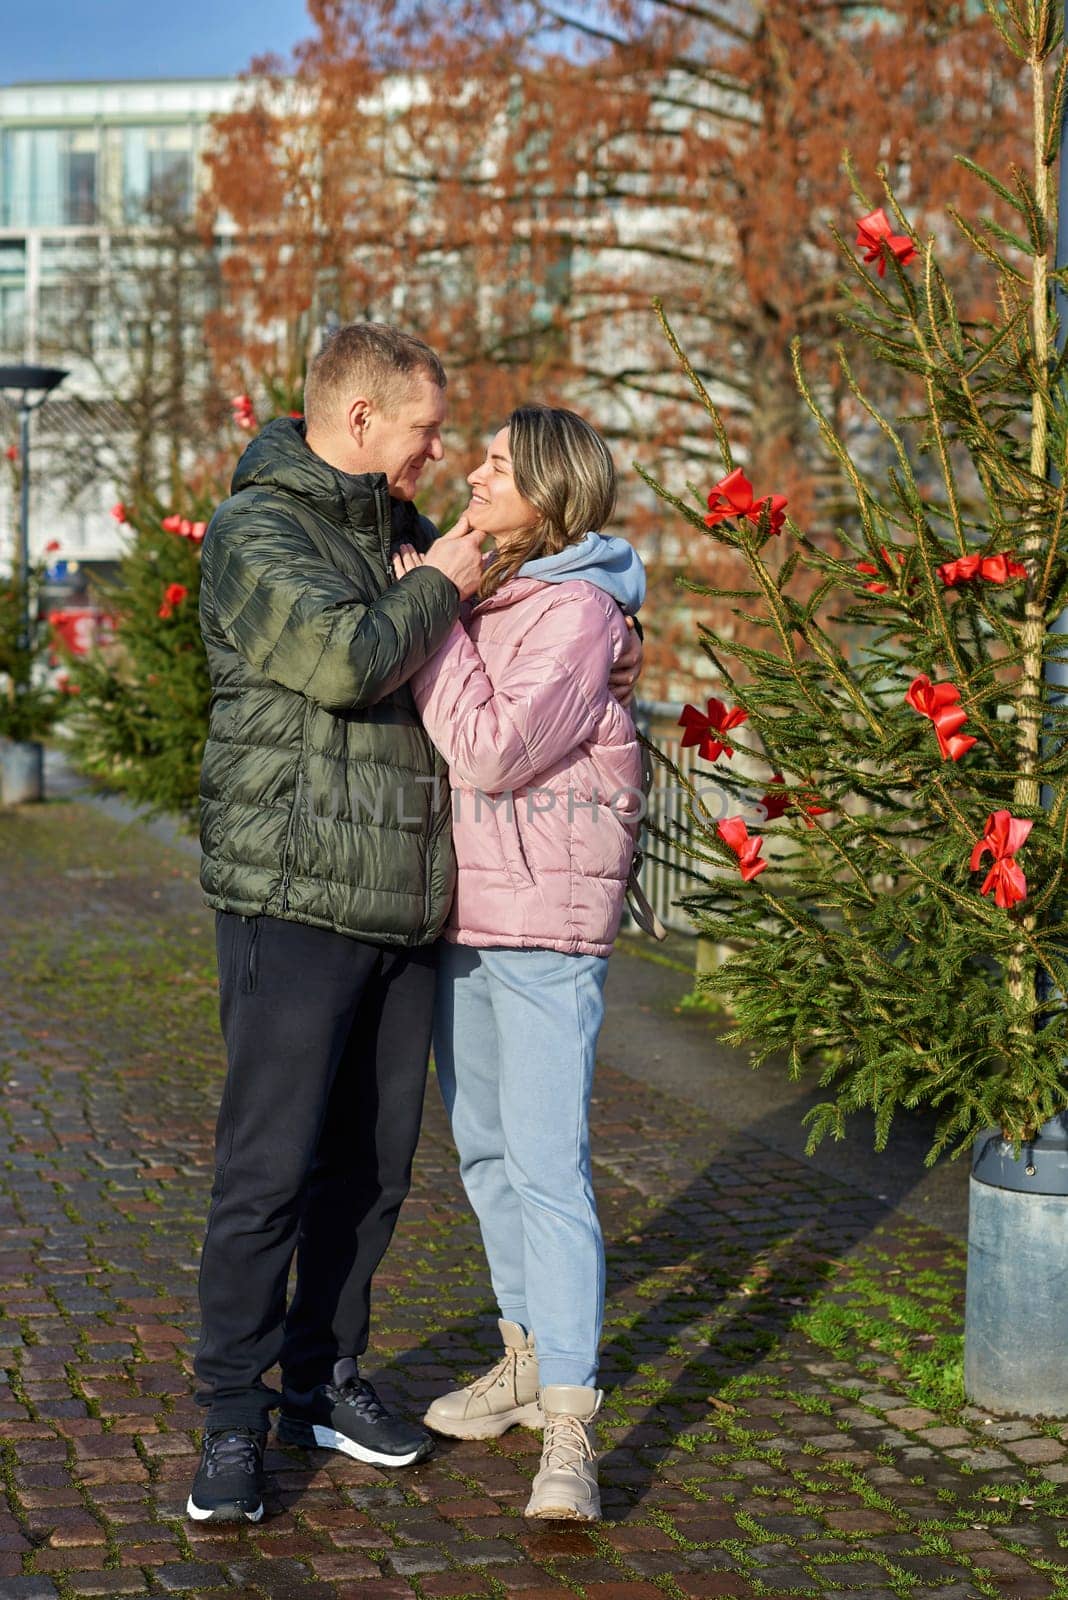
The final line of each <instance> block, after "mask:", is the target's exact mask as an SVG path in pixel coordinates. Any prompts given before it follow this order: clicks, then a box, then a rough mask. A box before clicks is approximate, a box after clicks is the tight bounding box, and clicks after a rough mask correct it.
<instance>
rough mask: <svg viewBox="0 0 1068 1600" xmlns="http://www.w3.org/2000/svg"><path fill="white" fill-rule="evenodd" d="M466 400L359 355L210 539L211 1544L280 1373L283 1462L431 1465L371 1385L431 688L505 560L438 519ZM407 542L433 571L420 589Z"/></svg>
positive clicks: (253, 1469) (434, 381)
mask: <svg viewBox="0 0 1068 1600" xmlns="http://www.w3.org/2000/svg"><path fill="white" fill-rule="evenodd" d="M445 383H446V379H445V372H444V369H443V367H442V365H441V362H440V361H439V360H438V357H437V356H436V355H435V354H434V352H433V351H432V350H431V349H430V348H429V347H428V346H427V345H425V344H423V343H422V342H421V341H420V340H418V339H414V338H411V337H409V336H408V335H406V334H403V333H401V332H399V331H398V330H397V329H394V328H390V327H387V326H384V325H382V324H376V323H357V324H353V325H351V326H349V327H345V328H342V329H340V330H339V332H338V333H336V334H335V335H334V336H333V337H332V338H331V339H330V340H329V342H328V343H327V344H326V346H325V347H324V349H323V350H322V351H321V353H320V354H319V356H318V357H317V358H316V360H315V361H314V362H313V364H312V366H311V369H310V371H309V373H308V379H307V384H306V387H305V419H306V420H305V423H304V424H301V423H300V422H296V421H293V420H290V419H285V418H283V419H278V420H277V421H275V422H272V423H270V424H268V426H267V427H266V428H264V429H263V431H262V433H261V434H260V435H259V436H258V437H257V438H256V439H255V440H254V441H253V443H252V444H251V445H250V446H249V448H248V449H247V450H246V452H245V454H244V455H243V456H242V458H241V461H240V462H239V464H238V468H237V471H236V473H235V476H234V482H233V494H232V496H231V498H230V499H229V500H227V501H226V502H225V503H224V504H223V505H222V506H220V508H219V510H218V511H217V512H216V514H215V516H214V518H213V519H212V522H211V526H210V527H209V529H208V533H207V537H206V539H205V541H204V549H203V558H202V560H203V566H202V590H201V626H202V630H203V634H204V640H205V645H206V648H207V652H208V658H209V663H210V667H211V677H212V685H213V693H212V705H211V723H210V731H209V736H208V742H207V746H206V749H205V753H204V768H203V776H202V783H201V799H202V812H201V816H202V824H201V842H202V845H203V851H204V861H203V869H202V883H203V886H204V889H205V892H206V895H207V899H208V903H209V905H211V906H213V907H214V908H215V910H216V913H217V916H216V936H217V947H218V958H219V986H220V997H221V998H220V1010H221V1018H222V1028H223V1034H224V1037H225V1041H226V1047H227V1057H228V1073H227V1079H226V1085H225V1088H224V1091H223V1097H222V1105H221V1108H220V1112H219V1120H218V1128H217V1137H216V1170H215V1182H214V1186H213V1190H212V1201H211V1208H210V1212H209V1216H208V1225H207V1232H206V1237H205V1241H204V1252H203V1258H202V1262H201V1273H200V1301H201V1317H202V1333H201V1340H200V1346H199V1349H198V1352H197V1358H196V1373H197V1377H198V1380H199V1383H200V1389H199V1391H198V1395H197V1398H198V1400H199V1401H200V1403H201V1404H203V1405H204V1406H205V1407H206V1408H207V1418H206V1421H205V1433H204V1447H203V1452H202V1456H201V1461H200V1466H199V1469H198V1471H197V1474H196V1478H195V1480H194V1483H193V1488H192V1492H191V1494H190V1496H189V1501H188V1504H187V1511H188V1514H189V1515H190V1516H191V1517H193V1518H195V1519H196V1520H198V1521H206V1520H222V1519H230V1518H241V1517H245V1518H248V1519H249V1520H250V1521H253V1522H255V1521H258V1520H259V1518H260V1517H261V1516H262V1514H263V1449H264V1444H265V1440H266V1434H267V1429H268V1425H269V1413H270V1409H271V1407H272V1405H273V1404H274V1402H275V1400H276V1398H277V1397H276V1396H275V1395H274V1393H273V1392H272V1391H271V1390H270V1389H268V1388H267V1387H266V1385H265V1384H264V1382H263V1374H264V1373H265V1372H266V1371H267V1370H268V1369H269V1368H270V1367H271V1366H272V1365H273V1364H274V1363H275V1362H276V1361H278V1362H280V1364H281V1369H282V1415H281V1420H280V1423H279V1430H278V1431H279V1437H280V1438H281V1439H283V1440H285V1441H288V1442H294V1443H299V1444H306V1445H318V1446H326V1447H327V1448H332V1449H337V1450H342V1451H344V1452H345V1453H346V1454H348V1455H351V1456H354V1457H355V1458H356V1459H358V1460H361V1461H369V1462H374V1463H379V1464H382V1465H392V1466H404V1465H408V1464H409V1463H411V1462H414V1461H418V1460H421V1459H422V1458H423V1457H424V1456H425V1455H427V1454H428V1453H429V1451H430V1449H431V1448H432V1445H431V1440H430V1436H429V1435H428V1434H427V1433H426V1432H425V1431H424V1430H423V1429H422V1428H421V1427H417V1426H414V1425H413V1424H411V1423H408V1422H406V1421H404V1420H403V1419H400V1418H398V1417H395V1416H393V1415H391V1414H390V1412H389V1411H388V1410H387V1409H386V1408H385V1406H383V1405H382V1403H381V1401H380V1400H379V1399H378V1396H377V1395H376V1394H375V1392H374V1390H373V1388H372V1387H371V1385H370V1384H369V1383H367V1382H366V1380H364V1379H363V1378H361V1377H360V1376H359V1372H358V1368H357V1362H358V1359H359V1357H360V1356H361V1355H362V1354H363V1353H364V1351H365V1349H366V1347H367V1340H368V1320H369V1310H370V1285H371V1279H372V1276H373V1274H374V1272H375V1270H376V1268H377V1266H378V1263H379V1261H380V1260H381V1258H382V1255H383V1254H384V1252H385V1249H386V1247H387V1245H388V1243H389V1240H390V1237H391V1235H392V1232H393V1227H394V1224H395V1222H396V1218H397V1214H398V1211H399V1209H400V1206H401V1203H402V1202H403V1200H404V1197H405V1195H406V1194H407V1191H408V1185H409V1181H410V1175H411V1164H412V1156H413V1153H414V1150H415V1144H416V1139H417V1136H418V1131H419V1121H420V1115H421V1111H422V1102H423V1090H424V1086H425V1081H426V1067H427V1058H428V1054H429V1042H430V1028H431V1020H432V1011H433V998H434V966H435V962H434V952H433V949H432V948H431V947H432V943H433V940H434V939H435V938H436V936H437V934H438V931H439V929H440V927H441V925H442V923H443V922H444V920H445V915H446V912H447V910H448V906H449V901H450V898H451V895H452V887H453V875H454V865H453V859H452V848H451V839H450V830H449V809H448V786H447V782H446V771H445V767H444V764H443V763H442V761H441V759H440V757H438V756H437V754H436V752H435V751H434V750H433V748H432V746H431V744H430V742H429V740H428V739H427V737H426V735H425V733H424V732H423V730H422V727H421V726H420V723H419V719H418V716H417V714H416V711H415V705H414V701H413V699H412V696H411V692H410V690H409V688H408V686H407V681H408V679H409V678H410V677H411V675H412V674H413V673H414V672H415V671H416V669H417V668H418V667H419V666H421V664H422V663H423V662H424V661H425V660H426V659H427V657H428V656H429V655H431V654H432V653H433V651H434V650H435V649H436V648H437V646H438V645H439V644H440V643H441V642H442V640H443V639H444V637H445V635H446V634H447V633H448V631H449V629H450V628H451V626H452V624H453V622H454V621H455V619H456V616H457V614H458V611H459V606H460V602H461V600H463V599H466V598H467V597H468V596H469V595H471V594H473V592H474V590H475V589H476V587H477V585H478V582H479V578H480V575H481V557H480V554H479V541H480V535H478V534H477V533H474V532H470V531H468V530H467V528H466V523H465V522H463V521H462V522H461V523H460V524H458V526H457V528H456V529H454V530H453V532H452V533H451V534H449V535H446V536H445V537H443V538H440V539H436V538H435V529H434V528H433V525H432V524H431V523H429V522H427V521H426V519H425V518H422V517H420V516H419V515H418V514H417V513H416V511H415V509H414V506H413V505H412V500H413V497H414V495H415V493H416V491H417V488H418V485H419V479H420V476H421V474H422V472H423V469H424V467H425V466H426V465H427V463H428V462H431V461H440V460H441V459H442V457H443V454H444V452H443V448H442V442H441V429H442V426H443V423H444V419H445ZM400 544H414V545H415V546H416V548H417V549H419V550H420V551H422V552H425V554H426V560H425V562H424V564H423V565H421V566H420V567H419V569H418V571H414V572H411V573H407V574H406V575H405V576H404V577H403V578H401V579H400V580H399V581H397V582H394V581H393V580H392V578H391V566H390V553H391V549H392V548H394V547H396V546H398V545H400ZM634 675H635V674H634V673H633V671H631V672H630V673H629V675H628V674H625V682H626V681H632V679H633V676H634ZM294 1253H295V1255H296V1263H297V1281H296V1288H295V1292H294V1296H293V1299H292V1302H291V1303H290V1304H289V1306H288V1308H287V1306H286V1288H287V1280H288V1274H289V1268H290V1264H291V1262H292V1259H293V1256H294Z"/></svg>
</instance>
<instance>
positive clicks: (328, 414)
mask: <svg viewBox="0 0 1068 1600" xmlns="http://www.w3.org/2000/svg"><path fill="white" fill-rule="evenodd" d="M420 377H427V378H429V379H430V380H431V381H432V382H433V383H436V384H437V386H438V388H439V389H444V387H445V384H446V382H447V379H446V377H445V368H444V367H443V366H442V364H441V360H440V358H439V357H438V356H437V355H435V353H434V351H433V350H431V348H430V346H429V345H428V344H424V343H423V341H422V339H416V338H414V337H413V336H412V335H411V334H410V333H402V332H401V330H400V329H399V328H392V327H390V325H389V323H387V322H350V323H348V324H347V325H346V326H345V327H343V328H339V329H338V330H337V332H336V333H332V334H331V335H330V337H329V338H328V339H327V341H326V343H325V344H324V345H323V347H322V349H321V350H320V351H319V354H318V355H317V356H316V357H315V360H314V361H313V362H312V364H311V366H310V368H309V369H308V376H307V378H306V379H305V383H304V415H305V417H306V418H307V420H308V425H309V427H312V428H326V427H329V426H330V425H331V424H332V423H333V421H334V420H335V414H336V411H337V407H338V406H339V405H342V404H344V403H346V402H347V401H348V400H349V399H351V398H352V397H353V396H354V395H358V394H363V395H366V396H367V398H368V399H369V400H372V401H374V403H375V405H377V406H380V407H381V408H382V410H383V411H384V412H385V413H386V415H387V416H393V415H395V414H396V412H397V411H398V410H399V409H400V407H401V406H402V405H403V404H404V402H405V400H407V399H408V397H409V395H410V394H411V392H412V389H413V388H414V386H415V382H416V380H417V379H418V378H420Z"/></svg>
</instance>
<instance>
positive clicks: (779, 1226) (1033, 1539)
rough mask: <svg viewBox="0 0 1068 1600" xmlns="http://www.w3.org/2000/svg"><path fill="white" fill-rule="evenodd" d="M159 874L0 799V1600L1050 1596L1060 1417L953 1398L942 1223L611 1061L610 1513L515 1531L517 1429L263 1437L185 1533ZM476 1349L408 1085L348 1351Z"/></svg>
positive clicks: (174, 1077)
mask: <svg viewBox="0 0 1068 1600" xmlns="http://www.w3.org/2000/svg"><path fill="white" fill-rule="evenodd" d="M192 874H193V864H192V863H191V861H190V859H189V857H188V856H187V855H184V854H181V853H179V852H176V851H174V850H171V849H168V848H167V847H165V846H164V845H162V844H160V843H157V842H156V841H155V840H154V839H151V838H149V837H148V835H147V834H146V833H145V832H144V830H143V829H141V828H138V827H133V828H130V827H127V828H122V827H121V826H119V825H118V824H117V823H116V822H114V821H113V820H111V819H109V818H106V817H103V816H101V815H100V814H99V813H97V812H95V811H93V810H92V809H90V808H89V807H87V806H85V805H83V804H78V803H70V802H63V803H52V804H50V805H48V806H46V807H43V808H36V809H29V808H28V809H26V810H24V811H21V812H17V813H12V812H7V813H0V974H2V984H3V988H2V1001H0V1050H2V1057H3V1060H2V1066H3V1072H4V1078H5V1082H6V1088H5V1092H4V1097H3V1127H2V1139H3V1151H2V1167H0V1208H2V1216H0V1304H2V1312H0V1365H2V1366H3V1367H5V1368H6V1370H7V1376H8V1383H9V1387H8V1389H7V1391H6V1393H5V1394H4V1396H3V1398H2V1400H0V1447H2V1459H3V1472H4V1492H5V1496H6V1508H5V1510H4V1513H3V1515H2V1518H0V1600H16V1597H17V1600H46V1597H48V1600H52V1597H54V1596H60V1597H63V1600H69V1597H73V1596H78V1595H99V1596H112V1595H114V1596H119V1595H144V1594H153V1595H167V1594H195V1595H197V1596H205V1597H206V1596H218V1597H220V1600H221V1597H222V1596H224V1595H225V1596H226V1597H228V1600H233V1597H235V1596H240V1597H243V1600H259V1597H274V1600H327V1597H336V1600H355V1597H357V1596H359V1597H361V1600H363V1597H366V1600H375V1597H379V1600H409V1597H415V1600H435V1597H438V1596H442V1597H444V1596H449V1597H461V1596H496V1597H504V1596H511V1595H519V1596H522V1597H523V1600H549V1597H550V1596H561V1597H563V1596H567V1595H579V1596H585V1597H586V1600H657V1597H660V1596H664V1595H667V1596H674V1597H675V1600H705V1597H709V1600H711V1597H715V1596H758V1595H762V1596H784V1595H787V1594H790V1595H794V1594H803V1595H816V1596H822V1595H830V1594H838V1593H840V1592H848V1591H853V1592H860V1593H861V1594H863V1595H865V1596H867V1597H868V1600H886V1597H888V1596H890V1595H898V1596H911V1597H914V1600H924V1597H927V1596H934V1595H937V1596H939V1597H940V1600H964V1597H971V1596H979V1595H992V1596H995V1595H1006V1596H1012V1597H1019V1600H1029V1597H1032V1596H1036V1597H1037V1596H1047V1595H1057V1596H1065V1595H1068V1565H1066V1564H1065V1558H1064V1556H1063V1554H1062V1533H1061V1530H1062V1528H1063V1527H1064V1510H1065V1499H1066V1497H1065V1492H1064V1485H1065V1482H1066V1481H1068V1450H1066V1439H1068V1430H1064V1429H1062V1428H1061V1427H1059V1426H1058V1425H1055V1424H1039V1423H1035V1422H1029V1421H1019V1422H1012V1423H1002V1422H998V1421H996V1420H994V1419H990V1418H987V1417H985V1416H983V1415H982V1414H981V1413H978V1412H975V1411H972V1410H970V1409H969V1408H967V1407H964V1406H963V1405H962V1404H961V1402H960V1396H959V1338H958V1334H959V1322H960V1314H961V1258H960V1250H959V1247H958V1246H957V1245H956V1244H954V1243H953V1242H952V1241H950V1240H949V1239H947V1238H946V1236H944V1235H943V1234H940V1233H938V1232H937V1231H935V1230H933V1229H931V1228H928V1227H925V1226H923V1225H922V1224H920V1223H918V1222H914V1221H910V1220H908V1219H905V1218H903V1217H902V1216H900V1215H898V1214H895V1213H894V1212H892V1211H889V1210H887V1209H886V1208H885V1207H881V1206H880V1205H879V1204H878V1202H876V1201H874V1200H872V1199H869V1198H866V1197H864V1196H861V1195H859V1194H858V1193H857V1192H855V1191H853V1190H851V1189H849V1188H847V1187H845V1186H844V1185H838V1184H835V1182H834V1181H833V1180H832V1179H829V1178H828V1177H826V1176H824V1175H822V1174H819V1173H817V1172H815V1171H814V1170H813V1169H812V1168H811V1167H809V1166H806V1165H805V1164H803V1163H801V1162H798V1161H792V1160H790V1159H789V1158H787V1157H784V1156H782V1155H780V1154H776V1153H774V1152H772V1151H770V1150H769V1149H768V1148H767V1147H766V1146H764V1145H762V1144H761V1143H759V1142H758V1141H756V1140H754V1139H752V1138H734V1139H732V1140H730V1141H726V1142H725V1141H724V1140H723V1139H722V1137H720V1133H719V1130H718V1129H717V1126H716V1117H715V1107H714V1106H713V1107H709V1108H707V1109H704V1110H701V1109H697V1108H695V1107H693V1106H690V1105H684V1104H682V1103H681V1102H679V1101H673V1100H670V1099H668V1098H667V1097H666V1096H664V1095H662V1094H657V1093H656V1092H654V1091H651V1090H649V1089H646V1088H643V1087H642V1086H640V1085H637V1084H635V1083H634V1082H633V1081H632V1080H631V1079H628V1078H625V1077H623V1076H622V1075H620V1074H618V1073H616V1072H614V1071H613V1070H612V1067H611V1064H610V1063H606V1064H605V1066H604V1069H603V1071H602V1074H601V1077H600V1080H599V1086H598V1091H597V1101H596V1107H595V1116H596V1142H595V1157H596V1164H597V1169H596V1170H597V1179H598V1187H599V1195H600V1201H601V1205H602V1209H603V1215H604V1220H605V1224H606V1233H607V1237H608V1240H609V1291H610V1303H609V1310H608V1319H607V1325H606V1329H605V1349H604V1367H603V1381H604V1384H605V1386H606V1389H607V1399H606V1406H605V1410H604V1413H603V1422H602V1425H601V1429H600V1434H601V1444H602V1448H603V1457H602V1465H601V1476H602V1481H603V1484H604V1499H605V1509H606V1517H607V1519H608V1520H606V1521H605V1523H604V1524H602V1525H601V1526H599V1527H597V1528H594V1529H592V1530H587V1529H580V1528H575V1527H567V1526H566V1525H561V1526H546V1527H532V1526H529V1525H527V1524H526V1523H525V1522H524V1520H523V1517H522V1506H523V1503H524V1498H525V1495H526V1492H527V1487H528V1483H529V1479H530V1476H531V1473H532V1471H533V1468H534V1464H535V1461H536V1458H537V1452H538V1439H537V1437H536V1436H535V1435H534V1434H532V1433H529V1432H525V1431H522V1430H515V1431H513V1432H512V1433H511V1434H509V1435H506V1436H505V1437H504V1438H503V1439H501V1440H499V1441H495V1442H492V1443H488V1444H461V1443H448V1442H443V1443H442V1444H441V1445H440V1447H439V1449H438V1451H437V1453H436V1455H435V1456H434V1457H432V1458H431V1460H429V1461H428V1462H426V1463H425V1464H423V1465H421V1466H419V1467H416V1468H413V1469H409V1470H407V1471H404V1472H401V1473H396V1474H389V1473H387V1472H385V1471H380V1470H377V1469H374V1468H365V1467H362V1466H360V1465H358V1464H356V1463H352V1462H349V1461H346V1460H342V1459H340V1458H338V1457H336V1456H333V1455H331V1454H328V1453H325V1452H314V1453H306V1452H303V1451H301V1450H297V1449H281V1448H277V1447H273V1446H272V1447H271V1448H270V1449H269V1451H268V1467H269V1470H270V1504H269V1515H268V1517H267V1518H266V1519H265V1520H264V1522H263V1523H262V1524H261V1525H259V1526H258V1527H256V1528H251V1527H242V1528H228V1527H226V1526H223V1527H212V1526H210V1525H207V1526H203V1525H202V1526H200V1527H197V1526H192V1525H189V1524H187V1523H186V1522H185V1521H184V1519H183V1517H182V1514H181V1509H182V1506H183V1504H184V1500H185V1496H186V1493H187V1490H188V1485H189V1479H190V1475H191V1472H192V1470H193V1467H194V1463H195V1460H196V1456H197V1450H198V1442H197V1441H198V1436H197V1431H196V1430H197V1423H198V1415H197V1410H196V1407H195V1406H194V1404H193V1401H192V1399H191V1394H190V1354H191V1346H192V1340H193V1335H194V1331H195V1274H196V1264H197V1249H198V1244H199V1236H200V1230H201V1226H202V1220H203V1216H204V1211H205V1207H206V1201H207V1193H208V1186H209V1167H210V1154H211V1143H210V1137H211V1127H212V1122H213V1118H214V1111H215V1101H216V1097H217V1093H218V1087H219V1082H220V1076H221V1071H222V1060H221V1049H220V1044H219V1041H218V1038H217V1033H216V1020H215V1012H214V1004H215V993H214V975H213V969H212V939H211V924H210V919H209V917H208V915H207V913H206V912H205V911H204V910H203V908H202V906H201V904H200V900H199V894H198V891H197V889H196V886H195V883H194V881H193V876H192ZM616 959H617V961H627V960H634V959H635V957H634V956H628V955H625V954H621V955H619V956H617V958H616ZM670 1029H671V1021H670V1017H668V1018H667V1019H666V1020H665V1039H664V1047H665V1049H670ZM710 1038H711V1036H710ZM768 1092H769V1095H770V1094H773V1093H774V1081H773V1079H771V1078H769V1080H768ZM494 1354H495V1324H494V1313H493V1307H492V1304H491V1300H490V1296H489V1286H488V1280H487V1277H486V1273H485V1269H484V1265H483V1262H482V1259H481V1254H480V1251H479V1248H478V1240H477V1233H476V1230H475V1227H474V1225H473V1223H472V1221H471V1219H470V1217H469V1215H468V1213H467V1209H466V1205H465V1202H464V1198H463V1195H462V1192H461V1190H460V1187H459V1184H458V1181H457V1178H456V1175H455V1170H454V1161H453V1156H452V1152H451V1147H450V1143H449V1139H448V1133H447V1129H446V1126H445V1122H444V1118H443V1115H442V1111H441V1108H440V1105H439V1103H438V1100H437V1096H436V1093H435V1091H434V1090H433V1088H432V1089H431V1093H430V1096H429V1098H428V1108H427V1118H426V1125H425V1130H424V1135H423V1141H422V1144H421V1146H420V1150H419V1155H418V1158H417V1164H416V1176H415V1184H414V1190H413V1196H412V1199H411V1200H410V1201H409V1203H408V1205H407V1207H406V1209H405V1211H404V1213H403V1217H402V1221H401V1226H400V1229H399V1232H398V1235H397V1239H396V1242H395V1244H394V1247H393V1249H392V1250H391V1252H390V1255H389V1257H388V1258H387V1261H386V1264H385V1270H384V1271H383V1272H382V1274H381V1275H380V1277H379V1279H378V1284H377V1295H376V1304H375V1334H374V1342H373V1351H372V1356H371V1359H370V1360H369V1362H368V1363H367V1368H368V1375H369V1376H371V1377H373V1378H374V1379H375V1381H376V1382H379V1381H380V1383H381V1387H382V1389H383V1391H384V1392H385V1393H386V1394H387V1396H389V1397H390V1398H391V1399H393V1400H395V1401H396V1402H397V1403H398V1404H399V1405H401V1406H403V1407H405V1408H406V1409H408V1410H409V1411H410V1412H412V1413H417V1412H418V1411H419V1410H420V1408H421V1407H422V1406H423V1405H424V1404H425V1403H426V1401H428V1400H429V1399H430V1397H431V1396H433V1395H435V1394H437V1393H438V1392H440V1391H441V1390H442V1389H443V1388H446V1387H449V1386H452V1385H453V1384H455V1382H456V1381H457V1380H458V1379H460V1378H462V1377H463V1376H465V1375H466V1374H469V1373H471V1372H472V1371H474V1370H476V1369H478V1368H479V1367H480V1366H482V1365H483V1364H484V1363H486V1362H487V1361H488V1360H489V1359H490V1358H491V1357H493V1355H494ZM1065 1542H1068V1538H1066V1539H1065Z"/></svg>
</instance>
